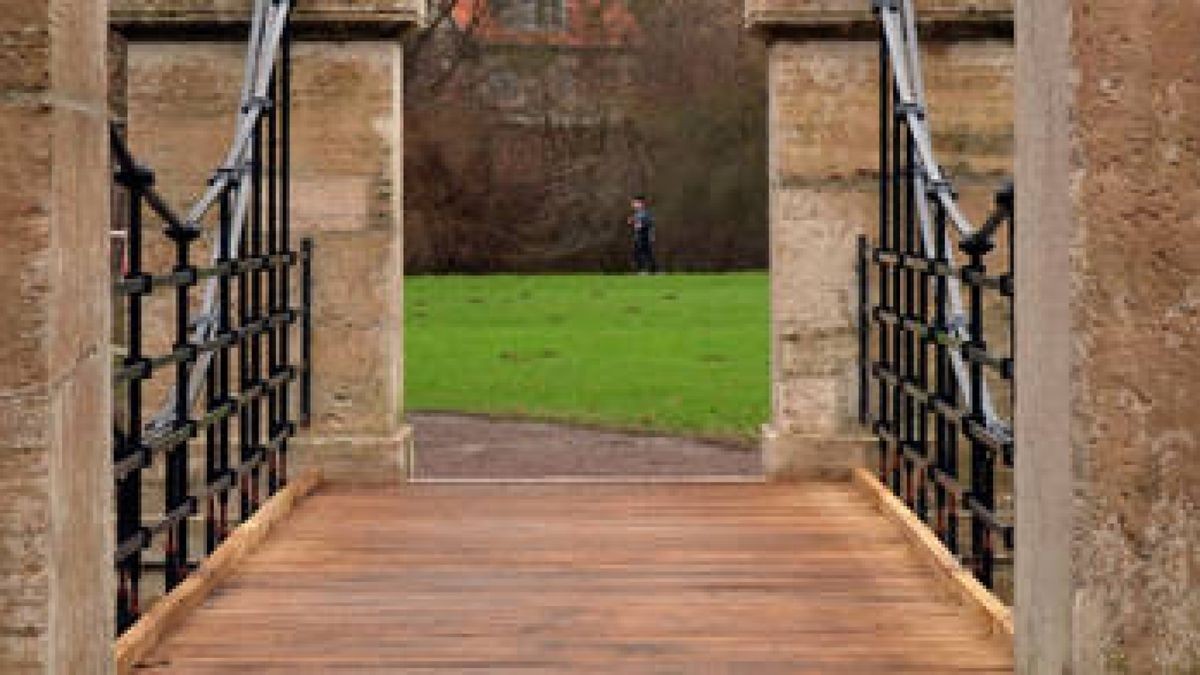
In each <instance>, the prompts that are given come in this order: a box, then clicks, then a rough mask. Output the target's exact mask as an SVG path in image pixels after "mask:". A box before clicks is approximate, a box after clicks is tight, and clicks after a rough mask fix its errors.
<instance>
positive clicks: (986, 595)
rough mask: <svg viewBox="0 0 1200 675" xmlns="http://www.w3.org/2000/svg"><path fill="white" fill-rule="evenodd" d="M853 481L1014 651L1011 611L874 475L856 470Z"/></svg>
mask: <svg viewBox="0 0 1200 675" xmlns="http://www.w3.org/2000/svg"><path fill="white" fill-rule="evenodd" d="M853 481H854V484H855V485H857V486H858V487H859V488H860V489H862V491H863V492H864V493H865V494H867V495H868V496H869V497H870V498H871V499H873V500H874V501H875V503H876V504H877V505H878V506H879V510H880V511H882V512H883V514H884V515H885V516H887V517H888V518H889V519H890V520H891V521H892V522H894V523H896V525H897V526H899V527H900V529H901V530H902V531H903V532H904V534H905V536H906V537H907V538H908V540H909V542H911V543H912V545H913V547H914V548H915V549H916V550H917V552H918V553H919V554H920V555H921V557H922V558H923V559H924V560H925V561H926V562H928V563H929V564H930V566H932V567H933V569H934V570H935V571H936V572H937V574H938V578H940V579H942V580H943V581H944V583H945V585H946V587H947V588H948V589H949V590H950V591H951V592H952V593H954V595H955V596H957V597H958V598H960V599H961V600H962V601H963V602H964V603H965V604H966V605H967V606H968V607H971V608H973V609H974V610H975V611H976V612H978V614H979V616H980V617H981V618H982V619H983V620H984V621H985V622H986V623H987V625H988V627H989V628H990V629H991V630H992V631H994V633H995V634H996V635H997V636H998V637H1000V638H1001V639H1003V640H1005V641H1006V643H1007V644H1008V646H1009V647H1010V648H1011V646H1012V641H1013V618H1012V609H1011V608H1009V607H1008V606H1007V605H1005V604H1004V603H1003V602H1001V601H1000V599H999V598H997V597H996V596H995V595H993V594H992V592H991V591H989V590H988V589H987V587H985V586H984V585H983V584H981V583H979V580H978V579H976V578H975V576H974V575H973V574H971V573H970V572H969V571H968V570H967V569H966V568H964V567H963V566H962V565H961V564H960V563H959V562H958V559H957V558H956V557H955V556H954V554H953V553H951V552H950V550H949V549H947V548H946V546H945V544H943V543H942V541H941V540H940V539H938V536H937V534H936V533H935V532H934V531H933V530H931V529H929V527H928V526H927V525H925V523H923V522H921V519H920V518H918V517H917V516H916V514H914V513H913V512H912V511H910V510H909V508H908V507H907V506H906V505H905V504H904V502H902V501H900V499H899V498H898V497H896V495H894V494H892V491H891V490H889V489H887V487H886V486H885V485H883V483H880V482H879V479H878V478H876V477H875V474H873V473H871V472H870V471H868V470H866V469H861V468H859V469H855V470H854V473H853Z"/></svg>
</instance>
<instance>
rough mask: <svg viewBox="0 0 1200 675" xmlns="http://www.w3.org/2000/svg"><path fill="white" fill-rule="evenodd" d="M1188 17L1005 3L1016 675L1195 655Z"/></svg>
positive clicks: (1197, 289)
mask: <svg viewBox="0 0 1200 675" xmlns="http://www.w3.org/2000/svg"><path fill="white" fill-rule="evenodd" d="M1198 27H1200V6H1197V5H1196V4H1195V3H1190V2H1167V3H1161V2H1151V1H1150V0H1131V1H1130V2H1126V3H1121V4H1120V5H1109V6H1107V7H1099V6H1098V5H1097V4H1096V3H1092V2H1087V1H1086V0H1038V1H1037V2H1024V3H1020V4H1019V11H1018V15H1017V32H1018V36H1017V45H1018V71H1017V72H1018V78H1019V80H1018V81H1019V82H1020V83H1021V87H1020V89H1019V96H1018V106H1017V137H1018V145H1017V189H1018V199H1017V201H1018V209H1017V230H1016V231H1017V293H1018V298H1019V299H1018V301H1017V308H1018V309H1017V385H1016V386H1017V420H1016V421H1017V425H1016V426H1017V434H1018V438H1017V447H1018V449H1019V451H1018V457H1017V486H1016V495H1017V504H1016V506H1017V586H1016V603H1015V605H1016V607H1015V610H1016V631H1017V660H1018V670H1019V672H1022V673H1047V674H1049V673H1054V674H1055V675H1057V674H1058V673H1067V672H1071V673H1194V672H1200V576H1198V571H1200V415H1198V414H1197V401H1200V223H1198V221H1197V215H1196V214H1197V213H1200V192H1198V191H1197V185H1200V144H1198V143H1197V137H1198V135H1200V83H1198V82H1197V79H1196V73H1197V72H1200V53H1198V52H1197V51H1196V49H1195V48H1194V43H1195V35H1196V30H1197V28H1198Z"/></svg>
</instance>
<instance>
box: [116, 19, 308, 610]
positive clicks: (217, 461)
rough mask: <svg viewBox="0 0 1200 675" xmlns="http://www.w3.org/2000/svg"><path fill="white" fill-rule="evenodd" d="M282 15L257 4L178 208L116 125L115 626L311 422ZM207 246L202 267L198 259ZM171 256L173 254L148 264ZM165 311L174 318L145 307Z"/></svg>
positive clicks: (176, 573)
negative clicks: (211, 141) (214, 159)
mask: <svg viewBox="0 0 1200 675" xmlns="http://www.w3.org/2000/svg"><path fill="white" fill-rule="evenodd" d="M289 9H290V3H286V2H280V1H279V0H258V1H257V2H256V4H255V10H254V11H255V16H254V22H253V27H252V29H251V45H250V50H249V55H248V58H249V59H250V65H249V66H248V68H247V85H246V88H245V90H244V91H243V106H242V109H241V111H240V113H239V115H238V126H237V129H236V133H235V140H234V143H233V146H234V147H233V149H232V150H231V151H230V153H229V156H228V157H229V159H228V161H227V163H226V165H225V166H223V167H222V168H221V169H219V170H218V171H217V172H216V173H215V175H214V176H213V178H212V180H211V181H210V184H209V186H208V189H207V191H206V192H205V195H204V197H203V198H202V199H201V200H200V202H199V203H198V204H197V206H196V207H194V208H193V209H192V210H191V211H190V212H189V213H188V215H186V216H182V215H180V214H179V213H177V212H176V211H174V210H172V208H171V207H170V206H169V205H168V203H167V200H166V199H164V198H163V196H162V195H161V194H160V193H159V191H158V190H157V189H156V188H155V183H154V174H153V173H152V172H151V171H150V170H148V169H147V168H145V167H143V166H141V165H139V164H138V163H137V162H136V161H135V160H134V158H133V157H132V156H131V154H130V153H129V151H128V150H127V149H126V147H125V144H124V141H123V139H122V138H121V134H120V133H119V132H118V131H117V130H116V129H114V130H113V133H112V150H113V157H114V165H115V180H116V183H117V185H118V186H119V188H120V189H119V190H118V192H117V194H118V195H119V198H120V199H122V200H127V201H126V207H127V208H123V209H122V212H123V213H125V214H127V217H128V221H127V223H125V227H124V232H123V233H119V239H120V241H122V242H123V245H122V248H123V249H124V252H123V253H124V254H123V256H122V257H123V259H122V260H121V261H120V262H121V265H120V270H119V272H118V275H117V278H116V280H115V281H114V285H113V290H114V295H115V297H116V300H115V303H114V304H115V307H116V308H117V311H118V312H119V315H118V317H117V324H118V325H119V327H120V332H119V335H118V336H117V337H118V339H119V341H120V342H122V343H124V344H123V345H122V346H123V348H124V352H125V353H124V355H123V357H122V358H121V359H120V360H119V362H118V363H117V365H116V367H115V369H114V378H113V379H114V387H115V388H116V390H117V393H116V396H115V400H116V401H117V402H118V403H117V419H116V424H115V431H116V433H115V443H114V464H115V476H114V477H115V481H116V513H117V523H116V525H117V550H116V560H115V563H116V567H117V573H118V588H117V591H116V592H117V625H118V630H119V631H122V632H123V631H125V630H126V629H128V628H129V627H130V626H131V625H132V624H133V623H134V622H136V621H137V619H138V617H139V615H140V614H141V612H142V610H143V606H144V593H143V588H142V585H143V584H142V581H143V577H144V576H145V575H146V574H147V573H152V574H154V575H155V576H156V578H159V579H161V582H162V588H161V590H162V591H163V592H169V591H170V590H172V589H173V588H175V587H176V586H177V585H178V584H179V583H180V582H181V581H183V579H184V578H186V577H187V575H188V574H189V572H190V571H191V570H192V569H193V568H194V567H195V566H196V565H197V564H198V563H199V561H201V560H202V559H203V558H204V557H205V556H206V555H208V554H211V553H212V552H213V551H214V550H215V549H216V547H217V546H219V545H220V544H221V542H222V541H224V539H225V538H226V537H227V536H228V535H229V533H230V532H231V531H232V529H233V528H235V527H236V526H237V525H238V524H239V523H241V522H244V521H245V520H247V519H248V518H250V517H251V516H252V515H253V514H254V513H255V511H256V510H257V509H258V508H259V507H260V505H261V504H262V503H263V501H264V500H265V499H266V498H267V497H269V496H271V495H273V494H274V493H275V492H276V491H278V490H279V489H281V488H282V487H283V486H285V485H286V484H287V482H288V445H289V440H290V439H292V438H293V437H294V436H295V434H296V432H297V426H298V425H303V424H305V423H307V421H308V418H309V416H310V415H309V402H310V401H311V394H310V391H309V390H310V388H311V367H310V364H311V348H310V345H311V335H312V322H311V308H312V289H311V285H312V269H311V266H312V260H313V247H312V242H311V241H310V240H307V239H306V240H304V241H303V242H302V244H301V248H300V250H299V251H296V250H294V249H293V244H292V233H291V227H290V201H289V193H290V176H291V174H290V160H291V157H290V136H291V110H290V98H291V97H290V92H291V68H290V61H291V59H290V32H289V29H288V19H289V13H290V12H289ZM214 210H215V213H210V212H211V211H214ZM214 221H215V222H214ZM202 240H208V242H209V243H210V245H209V246H208V247H207V248H208V249H209V253H210V254H211V264H208V265H198V264H196V262H195V260H194V259H195V258H196V257H197V254H198V253H199V251H198V249H200V248H201V244H202V243H204V242H203V241H202ZM167 251H170V252H171V253H172V254H173V255H172V258H173V262H172V263H171V264H170V265H169V266H168V267H166V268H165V269H156V270H152V269H149V265H148V264H147V261H148V259H152V258H154V257H155V256H154V255H153V254H154V253H166V252H167ZM159 257H161V256H159ZM293 284H298V285H299V287H300V288H299V291H300V300H301V301H300V303H299V304H298V305H297V304H294V303H293V299H292V298H293ZM155 298H159V299H158V300H155ZM168 307H169V310H166V311H169V312H170V314H171V316H170V321H169V322H168V321H163V320H162V319H163V318H165V317H151V316H149V315H148V313H149V312H152V311H154V310H156V309H158V310H164V309H165V308H168ZM154 318H157V319H158V320H157V321H154V322H153V323H154V325H156V326H161V325H170V326H171V331H170V336H169V337H170V340H171V346H170V347H169V348H166V349H165V350H164V351H162V352H161V353H154V354H150V353H147V344H148V342H152V341H153V338H155V337H163V336H160V335H158V334H157V333H153V332H152V331H150V330H148V326H149V325H150V323H151V321H150V319H154ZM297 338H298V339H299V340H300V346H301V349H300V354H299V357H300V358H299V359H296V358H295V357H296V354H295V353H294V352H295V350H294V349H293V345H294V344H295V340H296V339H297ZM172 374H173V378H172V377H170V376H171V375H172ZM294 389H299V392H298V393H299V396H293V390H294ZM151 399H163V401H161V403H162V409H161V410H160V411H159V413H158V414H155V415H150V414H148V409H151V406H157V405H158V404H159V403H160V401H156V400H151ZM235 421H236V430H235V427H234V423H235ZM201 463H202V464H201ZM201 465H202V466H203V471H200V470H199V467H200V466H201ZM160 481H161V487H160V486H159V483H160ZM235 507H236V512H234V509H235ZM193 541H194V542H196V543H195V544H194V545H193V543H192V542H193ZM201 541H202V542H203V543H202V544H200V543H199V542H201ZM195 548H201V549H202V550H193V549H195Z"/></svg>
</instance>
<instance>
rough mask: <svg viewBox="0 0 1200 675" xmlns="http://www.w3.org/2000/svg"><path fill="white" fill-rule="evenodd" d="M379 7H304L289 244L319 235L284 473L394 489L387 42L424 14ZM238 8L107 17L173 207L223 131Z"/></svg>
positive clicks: (394, 214)
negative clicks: (387, 483) (309, 395)
mask: <svg viewBox="0 0 1200 675" xmlns="http://www.w3.org/2000/svg"><path fill="white" fill-rule="evenodd" d="M377 4H378V5H379V7H378V10H379V11H378V13H376V14H364V13H363V11H362V10H363V6H362V4H361V3H356V4H354V3H352V4H351V5H347V4H346V3H340V4H339V3H336V2H322V3H316V4H312V3H307V4H306V7H305V10H304V11H303V12H300V13H299V14H298V15H297V18H296V21H297V35H298V37H299V40H300V41H299V42H298V43H297V44H296V46H295V48H294V52H293V54H294V75H293V80H294V81H293V91H294V95H293V154H292V161H293V165H292V171H293V187H292V227H293V235H294V238H295V241H297V242H298V241H299V238H300V237H303V236H312V237H313V238H314V239H315V243H316V250H317V255H316V260H315V265H314V276H315V298H314V303H315V309H314V321H315V330H314V343H313V347H314V385H313V386H314V401H313V403H314V420H313V422H314V423H313V427H312V429H311V430H309V431H308V432H307V433H306V434H305V435H304V436H303V437H302V438H301V439H299V440H298V441H297V442H296V443H295V444H294V445H293V447H294V449H295V452H293V453H292V455H291V457H292V458H293V460H294V461H293V464H292V466H293V467H294V468H295V469H297V470H299V469H302V468H303V467H304V466H321V467H322V468H323V469H325V470H326V472H327V473H328V474H330V475H332V476H333V477H335V478H344V479H356V480H357V479H367V480H395V479H398V478H401V477H402V476H403V471H404V469H405V461H406V458H407V455H408V452H407V448H408V443H409V433H408V430H407V428H406V427H405V426H404V425H403V362H404V361H403V250H402V246H403V241H402V238H403V226H402V223H403V214H402V203H403V200H402V188H403V181H402V175H401V174H402V168H403V162H402V152H403V146H402V134H403V118H402V115H403V107H402V95H403V55H402V50H401V45H400V43H399V41H398V39H396V38H397V36H398V35H400V34H401V33H402V32H403V29H404V28H405V27H407V26H409V25H411V24H412V22H413V21H416V20H417V19H419V16H420V12H419V11H418V10H417V9H416V8H417V4H416V3H413V2H408V1H406V2H401V1H400V0H395V1H394V2H389V3H377ZM245 6H246V3H236V2H234V3H217V4H216V5H211V6H210V5H208V4H207V3H203V4H195V3H193V4H188V3H186V2H171V3H166V2H159V3H154V2H132V1H130V2H118V3H116V7H115V8H114V13H113V17H114V21H115V22H116V25H117V26H118V27H119V28H120V30H121V32H122V33H123V34H125V35H126V36H127V37H128V39H129V40H130V46H129V68H130V90H129V137H130V146H131V148H132V149H133V151H134V152H135V153H136V154H137V155H138V156H139V158H141V159H142V160H143V161H145V162H147V163H148V164H149V165H151V166H152V167H154V168H155V169H156V171H157V174H158V179H159V185H160V187H161V188H162V189H163V191H164V192H165V193H166V194H167V195H169V197H170V198H171V199H172V201H173V203H175V204H179V205H185V204H188V203H190V202H191V201H192V200H193V199H194V198H195V197H196V195H197V194H198V193H199V192H200V191H201V190H202V189H203V187H204V185H205V181H206V180H207V179H208V177H209V176H210V175H211V173H212V171H213V169H214V168H215V167H216V166H218V165H219V164H220V162H221V161H223V157H222V155H223V153H224V152H225V151H226V149H227V147H228V144H229V140H230V137H231V136H232V131H233V116H234V113H235V111H236V109H237V107H236V106H237V96H238V92H239V90H240V82H241V78H242V69H243V62H244V52H245V46H244V43H242V42H241V39H242V38H241V36H242V35H243V34H244V29H245V26H244V22H245V20H246V18H247V17H248V11H247V10H246V8H245ZM347 7H349V9H347ZM347 12H348V14H347ZM239 21H240V22H241V23H240V24H239V23H238V22H239ZM323 21H325V22H327V23H323ZM185 38H186V39H185ZM297 245H298V244H297ZM156 253H157V255H152V256H151V258H150V260H151V263H150V264H155V263H156V262H157V263H159V264H165V263H166V260H167V258H166V255H167V253H168V252H167V251H166V250H165V248H164V249H163V250H162V251H159V252H156ZM298 297H299V294H298V293H294V294H293V298H298ZM166 304H167V303H166V301H165V300H164V301H163V302H162V304H161V306H159V307H158V309H157V311H156V306H155V305H153V304H152V305H151V306H150V309H149V315H150V318H149V320H148V323H149V324H150V328H151V332H152V333H153V334H154V335H153V336H152V339H151V340H150V341H149V344H148V348H150V349H154V348H156V347H157V348H158V349H163V348H165V347H166V345H167V343H168V337H167V336H168V335H169V326H170V313H169V311H168V310H167V307H166Z"/></svg>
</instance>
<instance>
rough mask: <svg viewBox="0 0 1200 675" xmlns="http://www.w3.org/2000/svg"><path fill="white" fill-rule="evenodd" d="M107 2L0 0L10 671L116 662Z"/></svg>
mask: <svg viewBox="0 0 1200 675" xmlns="http://www.w3.org/2000/svg"><path fill="white" fill-rule="evenodd" d="M106 5H107V3H106V2H104V1H102V0H50V1H49V2H25V1H18V0H5V1H4V2H0V44H2V49H0V54H2V56H0V63H3V68H0V72H2V74H0V87H2V88H3V95H2V96H0V148H2V150H3V151H2V152H0V240H2V242H3V243H2V244H0V672H5V673H62V674H63V675H67V674H71V675H74V674H75V673H107V672H110V671H111V669H112V659H111V647H112V636H113V632H114V626H113V620H114V615H115V610H114V606H113V594H114V588H115V585H114V579H113V566H112V557H113V527H112V513H111V512H112V506H111V503H112V480H113V479H112V475H113V474H112V448H111V438H112V411H111V403H110V402H111V390H110V385H111V379H110V364H109V358H110V357H109V350H108V339H109V333H108V331H109V314H110V310H109V304H108V293H109V290H108V289H109V285H108V225H109V223H108V209H109V194H108V191H109V183H110V180H111V179H110V174H111V172H110V170H109V165H108V135H107V121H108V101H107V96H108V85H107V77H106V72H105V62H106V58H105V50H106V48H107V44H106V35H107V33H106V29H105V12H106Z"/></svg>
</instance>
